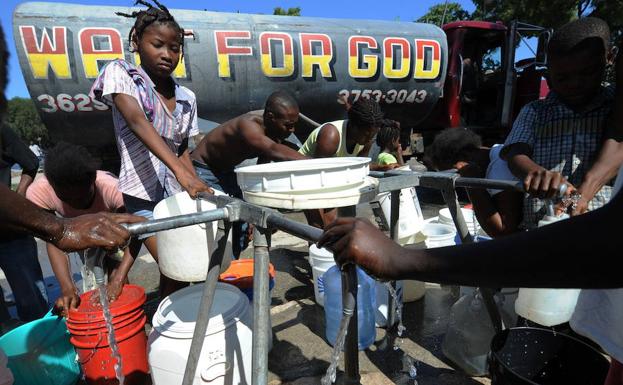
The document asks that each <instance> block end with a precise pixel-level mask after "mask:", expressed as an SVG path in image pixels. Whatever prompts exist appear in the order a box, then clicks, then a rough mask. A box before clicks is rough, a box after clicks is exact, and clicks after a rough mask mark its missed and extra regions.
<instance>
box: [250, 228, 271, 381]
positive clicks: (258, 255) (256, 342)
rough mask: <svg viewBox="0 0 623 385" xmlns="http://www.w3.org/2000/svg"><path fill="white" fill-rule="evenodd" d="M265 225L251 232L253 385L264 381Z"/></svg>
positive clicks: (266, 332)
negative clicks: (252, 255)
mask: <svg viewBox="0 0 623 385" xmlns="http://www.w3.org/2000/svg"><path fill="white" fill-rule="evenodd" d="M269 234H270V233H269V231H268V230H267V229H266V228H263V227H259V226H256V227H255V230H254V233H253V252H254V264H253V345H252V352H253V354H252V356H253V357H252V375H253V380H252V381H253V382H252V383H253V385H267V384H268V346H269V338H272V331H271V330H269V325H270V289H269V283H270V282H269V277H268V267H269V261H270V258H269V254H268V245H269V241H268V237H269Z"/></svg>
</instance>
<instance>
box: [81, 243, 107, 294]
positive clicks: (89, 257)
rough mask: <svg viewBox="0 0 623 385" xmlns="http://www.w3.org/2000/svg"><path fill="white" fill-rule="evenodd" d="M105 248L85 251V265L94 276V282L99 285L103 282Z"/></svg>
mask: <svg viewBox="0 0 623 385" xmlns="http://www.w3.org/2000/svg"><path fill="white" fill-rule="evenodd" d="M106 254H107V252H106V250H105V249H103V248H97V249H89V250H87V252H86V253H85V266H86V268H87V269H88V270H90V271H91V272H92V273H93V275H94V276H95V284H96V285H97V286H101V285H103V284H104V283H105V275H104V258H105V257H106Z"/></svg>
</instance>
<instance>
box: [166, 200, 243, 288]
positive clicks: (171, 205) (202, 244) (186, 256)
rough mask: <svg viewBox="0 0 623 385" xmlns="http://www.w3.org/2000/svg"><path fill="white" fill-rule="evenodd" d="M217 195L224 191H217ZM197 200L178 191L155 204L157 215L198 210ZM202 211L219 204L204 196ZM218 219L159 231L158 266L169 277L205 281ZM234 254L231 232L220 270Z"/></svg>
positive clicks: (226, 265)
mask: <svg viewBox="0 0 623 385" xmlns="http://www.w3.org/2000/svg"><path fill="white" fill-rule="evenodd" d="M214 193H215V194H217V195H224V193H222V192H220V191H216V190H215V191H214ZM197 202H198V201H196V200H194V199H192V198H191V197H190V196H189V195H188V194H187V193H186V192H181V193H178V194H175V195H173V196H171V197H168V198H167V199H165V200H163V201H161V202H160V203H158V204H157V205H156V207H155V208H154V219H160V218H168V217H171V216H175V215H182V214H191V213H196V212H197ZM199 202H200V204H201V211H207V210H214V209H216V206H215V205H214V204H212V203H210V202H207V201H204V200H201V201H199ZM217 226H218V222H211V223H207V224H199V225H194V226H187V227H180V228H178V229H173V230H167V231H161V232H159V233H157V234H156V240H157V243H158V267H159V268H160V271H161V272H162V273H163V274H164V275H166V276H167V277H169V278H172V279H175V280H178V281H184V282H198V281H204V280H205V279H206V275H207V273H208V264H209V262H210V255H211V254H212V252H213V251H214V249H215V248H216V242H215V240H216V234H217ZM230 257H231V232H230V234H229V239H228V240H227V248H226V250H225V255H224V257H223V264H222V266H221V271H225V270H226V269H227V268H228V267H229V262H230Z"/></svg>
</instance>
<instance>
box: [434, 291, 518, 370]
mask: <svg viewBox="0 0 623 385" xmlns="http://www.w3.org/2000/svg"><path fill="white" fill-rule="evenodd" d="M494 299H495V303H496V305H497V308H498V311H499V312H500V315H501V316H502V320H503V322H504V324H506V325H508V324H510V322H511V316H510V315H509V314H508V313H507V312H506V311H505V310H504V307H503V306H504V301H505V298H504V295H503V294H501V293H496V294H495V296H494ZM494 335H495V329H494V328H493V324H492V323H491V318H490V317H489V313H488V312H487V309H486V307H485V304H484V301H483V299H482V296H481V294H480V291H479V290H478V289H475V290H474V291H472V292H471V293H468V294H466V295H464V296H462V297H461V298H459V300H458V301H456V302H455V303H454V305H452V308H451V310H450V319H449V323H448V331H447V332H446V335H445V337H444V339H443V342H442V344H441V351H442V352H443V354H444V355H445V356H446V357H447V358H448V359H450V360H451V361H452V362H454V363H455V364H456V365H457V366H459V367H460V368H461V369H463V371H464V372H465V373H467V374H468V375H470V376H482V375H485V374H487V357H488V355H489V350H490V348H491V340H492V339H493V336H494Z"/></svg>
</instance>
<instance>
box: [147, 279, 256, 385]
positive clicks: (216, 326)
mask: <svg viewBox="0 0 623 385" xmlns="http://www.w3.org/2000/svg"><path fill="white" fill-rule="evenodd" d="M202 294H203V284H198V285H193V286H190V287H187V288H184V289H182V290H179V291H177V292H175V293H173V294H171V295H170V296H168V297H166V298H165V299H164V300H163V301H162V302H161V303H160V305H159V306H158V310H157V311H156V313H155V314H154V318H153V330H152V332H151V334H150V335H149V339H148V354H149V366H150V369H151V377H152V380H153V384H154V385H170V384H181V383H182V378H183V377H184V369H185V368H186V361H187V360H188V352H189V351H190V344H191V341H192V338H193V331H194V330H195V323H196V320H197V313H198V311H199V303H200V301H201V296H202ZM252 324H253V321H252V319H251V313H250V308H249V300H248V299H247V297H246V296H245V295H244V294H243V293H242V292H241V291H240V290H238V288H236V287H235V286H232V285H229V284H226V283H222V282H219V283H217V286H216V292H215V295H214V301H213V303H212V308H211V309H210V322H209V324H208V329H207V330H206V334H205V339H204V341H203V347H202V349H201V356H200V357H199V366H198V367H197V373H196V374H195V379H194V381H193V384H206V383H209V384H212V385H226V384H227V385H229V384H240V385H250V384H251V380H252V375H251V341H252V340H253V331H252Z"/></svg>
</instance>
